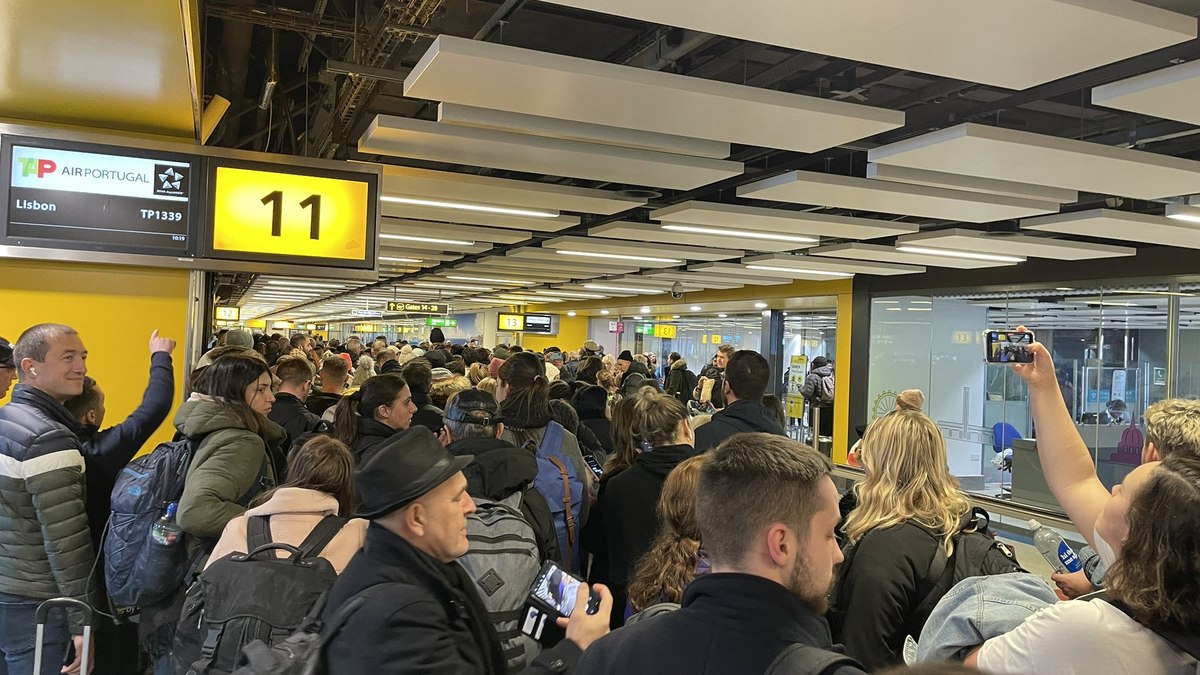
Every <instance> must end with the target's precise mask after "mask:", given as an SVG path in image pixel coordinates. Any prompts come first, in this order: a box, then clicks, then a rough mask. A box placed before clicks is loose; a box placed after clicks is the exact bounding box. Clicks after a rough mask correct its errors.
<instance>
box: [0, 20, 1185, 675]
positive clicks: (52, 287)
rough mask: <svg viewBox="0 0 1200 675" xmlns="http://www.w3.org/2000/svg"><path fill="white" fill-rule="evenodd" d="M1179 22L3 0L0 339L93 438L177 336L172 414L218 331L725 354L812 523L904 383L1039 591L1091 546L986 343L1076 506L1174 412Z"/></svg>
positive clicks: (1179, 288)
mask: <svg viewBox="0 0 1200 675" xmlns="http://www.w3.org/2000/svg"><path fill="white" fill-rule="evenodd" d="M1197 17H1200V0H1104V1H1103V2H1101V1H1099V0H1097V1H1096V2H1090V1H1078V0H1021V1H1019V2H1017V1H1015V0H1005V1H1001V2H977V1H975V0H908V1H891V2H884V1H872V2H850V1H847V0H753V1H751V0H744V1H742V2H730V1H729V0H641V1H640V2H637V1H633V0H357V1H351V0H171V1H164V0H103V1H101V0H78V1H75V2H69V3H48V2H36V1H34V0H6V1H5V2H2V3H0V202H3V208H4V213H5V216H6V217H5V218H4V219H3V220H0V335H2V336H4V338H7V340H8V341H10V342H14V343H15V341H16V340H17V337H18V336H19V335H21V334H22V332H23V331H25V330H26V329H27V328H29V327H30V326H33V325H35V324H40V323H61V324H68V325H70V326H72V327H73V328H75V329H77V330H78V332H79V335H80V337H81V339H82V340H83V341H84V343H85V344H86V346H87V349H88V352H89V359H88V362H87V363H88V369H89V371H90V372H89V374H90V375H91V376H93V377H94V378H95V379H96V380H97V381H98V382H100V383H101V385H102V386H103V387H104V391H105V396H106V398H105V404H104V405H105V407H106V408H107V414H108V416H109V419H111V420H121V419H123V418H125V417H126V416H128V415H129V414H130V413H131V412H133V410H134V409H135V408H136V407H137V406H138V404H139V403H140V402H141V401H142V398H141V397H142V395H143V390H144V389H145V379H144V373H145V368H144V367H143V366H144V364H143V360H144V358H145V355H144V348H143V347H142V345H143V344H144V342H145V340H146V338H147V337H148V336H149V335H150V334H151V333H152V331H155V330H157V331H159V333H160V334H161V335H163V336H169V337H171V338H173V339H175V340H177V341H178V347H177V348H176V351H175V353H174V361H173V368H174V376H175V382H176V395H175V400H174V401H173V404H172V411H173V412H172V415H173V414H174V410H175V409H177V408H178V406H179V405H180V404H181V403H183V401H184V400H185V387H186V384H187V383H188V378H189V374H190V373H192V371H193V370H195V369H196V368H197V367H198V365H199V362H200V359H201V356H202V355H204V354H205V353H206V352H208V351H209V350H210V349H211V348H212V347H213V346H215V345H216V344H217V343H216V340H217V336H218V335H219V334H220V335H225V334H231V332H235V331H245V332H246V333H249V334H250V335H252V336H255V339H256V341H258V342H262V340H263V338H262V337H258V336H265V337H270V336H271V335H273V334H278V335H282V336H284V337H285V338H287V337H290V336H293V335H296V334H303V335H307V336H309V337H310V338H312V340H313V341H314V343H319V344H320V345H322V348H323V349H326V348H327V349H329V350H330V353H331V354H336V353H337V351H338V349H337V347H336V345H337V344H340V345H342V348H343V350H344V348H345V345H347V343H348V341H350V340H351V339H352V337H358V338H361V340H362V341H363V343H365V344H368V345H369V344H371V343H372V341H373V340H374V339H375V338H376V336H380V337H382V339H383V341H384V342H386V343H387V344H389V345H395V346H397V347H401V348H403V346H404V345H407V346H408V347H410V348H418V347H423V348H425V349H430V348H431V347H430V345H428V344H426V343H429V342H431V335H433V334H434V333H435V332H436V333H437V334H438V335H440V336H441V339H442V340H444V342H445V343H446V349H447V350H449V351H450V352H451V353H452V354H453V353H457V354H461V353H462V351H463V349H464V348H473V347H486V348H488V349H493V350H494V349H495V348H496V347H497V346H499V345H504V346H505V347H506V348H509V347H512V346H516V345H519V346H520V347H522V348H523V349H524V350H526V351H530V352H534V353H536V354H538V355H542V354H547V353H549V352H561V353H562V359H563V360H564V361H566V362H568V363H569V362H570V361H571V360H572V355H571V353H572V352H576V353H578V352H580V351H581V350H583V349H584V348H585V346H587V345H590V347H589V349H590V350H592V351H597V352H602V353H603V354H606V355H611V356H613V357H617V356H620V355H622V354H623V353H625V352H628V353H629V354H631V355H638V356H639V357H640V360H642V361H644V362H645V364H646V366H647V369H648V371H649V373H650V377H651V378H654V379H657V380H658V383H657V385H656V386H657V387H658V388H663V387H664V386H667V384H668V379H669V376H670V372H671V365H670V364H671V363H672V362H673V361H674V360H675V359H682V360H683V361H684V363H685V364H686V368H687V369H689V370H690V371H691V372H693V373H695V374H696V375H701V374H702V373H704V372H710V371H708V370H707V369H708V368H709V367H710V366H712V365H713V364H714V363H716V361H717V359H718V357H719V356H720V352H719V348H721V347H723V346H726V345H728V346H730V347H732V349H733V350H735V351H737V350H753V351H754V352H757V353H759V354H761V355H762V356H763V357H764V358H765V360H766V362H767V363H768V364H769V367H770V380H769V383H768V386H767V390H766V393H767V394H770V395H774V396H776V397H778V401H779V402H780V403H781V404H782V411H781V414H782V419H781V420H780V422H781V427H782V429H783V431H784V433H785V434H786V435H787V436H788V437H790V438H792V439H795V440H797V441H801V442H803V443H805V444H808V445H810V446H811V447H812V448H814V449H816V450H817V451H818V452H819V453H821V454H823V455H824V456H826V457H828V458H829V460H830V461H831V462H832V464H833V467H834V468H833V474H832V475H833V478H834V481H835V483H836V484H837V486H838V487H839V489H841V490H842V491H845V490H848V489H852V487H853V486H854V484H856V483H858V482H860V481H862V480H863V478H864V471H863V466H862V465H861V462H859V461H858V459H857V453H856V452H853V451H854V450H855V445H856V443H858V442H859V441H860V439H861V437H862V435H863V433H864V429H866V428H867V427H868V426H869V425H871V424H872V423H873V422H875V421H876V420H880V419H883V418H885V417H886V416H887V415H889V413H891V412H892V411H893V410H895V409H896V407H897V401H898V397H900V396H901V392H904V391H905V390H909V389H920V390H921V391H922V392H923V394H924V399H923V403H922V405H921V406H920V409H921V410H922V411H923V412H924V414H926V415H928V417H929V418H930V419H932V420H933V422H935V423H936V425H937V427H938V428H939V429H940V431H941V434H942V436H943V437H944V439H945V444H946V460H947V464H948V468H949V472H950V475H952V476H953V477H954V479H956V480H957V482H958V485H959V486H960V487H961V489H962V491H963V492H965V493H966V494H967V495H968V496H969V498H970V500H971V503H972V504H973V505H975V506H979V507H982V508H984V509H986V510H987V511H988V512H990V513H991V514H992V527H993V529H995V530H996V531H997V532H998V534H999V536H1000V538H1001V539H1002V540H1003V541H1005V542H1007V543H1009V544H1011V545H1012V546H1013V547H1015V549H1016V550H1017V553H1018V557H1019V558H1020V559H1021V561H1022V563H1023V564H1024V566H1025V567H1026V569H1028V570H1030V571H1032V572H1034V573H1036V574H1038V575H1040V576H1042V577H1044V578H1046V579H1049V578H1050V575H1051V573H1052V572H1053V571H1054V569H1052V562H1046V561H1045V560H1044V559H1043V557H1042V556H1041V555H1040V554H1039V553H1038V550H1037V549H1036V548H1035V547H1034V539H1033V537H1034V534H1033V532H1031V530H1030V526H1029V524H1028V522H1029V520H1030V519H1036V520H1038V521H1040V522H1041V523H1043V524H1045V525H1048V526H1050V527H1052V528H1054V529H1055V531H1056V532H1058V533H1061V534H1062V535H1063V536H1064V537H1065V539H1066V541H1067V542H1068V544H1069V545H1071V546H1073V547H1074V548H1075V549H1076V550H1078V549H1079V548H1081V547H1082V546H1083V545H1084V544H1085V543H1087V542H1088V541H1091V539H1090V537H1091V534H1092V533H1091V531H1090V526H1089V527H1079V526H1078V525H1076V524H1074V523H1073V522H1072V521H1071V519H1070V517H1069V515H1070V514H1069V513H1068V509H1064V506H1063V505H1062V504H1061V503H1060V501H1059V500H1058V499H1057V498H1056V496H1055V494H1053V492H1052V490H1051V485H1052V484H1053V483H1054V481H1053V480H1050V481H1048V480H1047V477H1046V475H1044V473H1043V467H1042V461H1041V459H1040V456H1039V450H1041V451H1042V452H1043V453H1044V452H1046V449H1045V448H1044V447H1039V445H1038V442H1037V441H1038V428H1036V425H1035V423H1034V411H1035V408H1034V407H1033V406H1031V402H1030V401H1031V397H1030V391H1029V387H1028V385H1027V384H1026V382H1025V380H1023V379H1022V377H1020V376H1019V375H1018V374H1017V372H1016V370H1014V369H1013V368H1012V367H1010V365H1009V363H1008V362H1009V361H1010V360H1011V359H1017V360H1019V359H1020V357H1021V355H1022V354H1025V349H1026V348H1025V347H1022V346H1020V343H1019V340H1021V339H1023V338H1020V337H1019V336H1020V333H1019V332H1018V331H1017V328H1018V327H1020V326H1024V327H1025V328H1026V329H1027V330H1028V331H1029V332H1032V333H1033V335H1034V338H1033V339H1034V340H1036V341H1037V342H1038V343H1040V344H1042V345H1044V346H1045V348H1046V350H1048V353H1049V354H1050V355H1051V356H1052V358H1053V365H1054V370H1055V373H1054V377H1055V378H1056V379H1057V381H1058V385H1059V388H1060V390H1061V392H1062V397H1063V400H1064V402H1065V404H1066V407H1067V410H1068V413H1069V415H1070V418H1071V422H1072V424H1073V425H1074V427H1075V431H1077V433H1078V435H1079V436H1080V437H1081V438H1082V439H1083V441H1084V443H1085V444H1086V446H1087V449H1088V453H1089V454H1090V456H1091V459H1092V461H1093V463H1094V465H1095V472H1096V476H1097V477H1098V478H1099V481H1100V483H1102V484H1103V486H1104V487H1105V488H1106V489H1112V488H1114V486H1118V485H1120V484H1121V483H1122V482H1123V481H1124V480H1125V479H1126V477H1127V476H1129V475H1130V473H1131V472H1132V471H1134V470H1135V469H1137V468H1138V466H1139V465H1141V464H1142V462H1143V459H1144V453H1143V448H1144V447H1145V446H1146V433H1147V410H1148V408H1150V407H1151V406H1152V405H1154V404H1155V403H1157V402H1160V401H1163V400H1167V399H1176V398H1182V399H1195V398H1200V266H1198V265H1197V264H1196V262H1195V261H1196V251H1197V249H1200V38H1198V32H1197V25H1198V18H1197ZM1014 336H1018V337H1015V338H1014ZM1013 340H1017V341H1018V342H1013ZM335 341H336V342H335ZM292 344H293V345H295V343H294V342H293V343H292ZM1013 345H1017V346H1013ZM433 348H436V344H435V345H434V346H433ZM506 351H507V349H506ZM577 356H578V355H577ZM577 356H576V358H577ZM584 356H586V354H584ZM10 358H11V357H10ZM409 358H411V356H410V355H409ZM631 358H632V357H631ZM723 363H724V362H722V363H721V365H722V367H723ZM205 365H207V364H205ZM313 365H314V369H315V370H319V369H320V367H321V362H320V360H319V359H317V360H316V362H315V363H314V364H313ZM360 365H361V364H359V363H352V365H351V367H352V368H358V367H360ZM435 365H436V364H435ZM468 365H469V364H468ZM485 365H487V364H486V363H485ZM13 367H20V364H19V363H18V364H17V365H16V366H13ZM368 367H369V366H368ZM561 367H562V366H561V364H560V365H559V368H561ZM818 370H820V371H821V372H819V373H817V371H818ZM711 372H716V371H711ZM812 373H817V376H816V379H817V388H818V389H820V388H821V387H824V386H826V384H827V386H828V392H827V394H828V398H827V399H825V400H819V399H822V394H823V393H825V392H822V391H817V392H814V390H813V388H812V383H813V380H812V379H810V378H811V374H812ZM619 375H620V373H618V376H619ZM492 376H493V377H495V373H492ZM826 376H828V379H827V380H826V379H825V378H826ZM356 381H357V380H356ZM14 384H15V383H14ZM701 388H702V386H701ZM696 391H697V392H699V391H700V388H698V389H697V390H696ZM622 395H628V392H622V391H617V392H616V393H615V395H614V400H616V399H619V398H621V396H622ZM692 396H693V393H692V392H690V391H689V392H688V393H687V397H689V398H690V397H692ZM10 400H11V399H10ZM712 402H713V401H711V400H709V399H706V401H705V403H712ZM7 403H8V401H0V410H2V409H3V404H7ZM715 407H719V406H715ZM691 412H692V413H694V414H699V413H703V412H706V410H705V409H704V406H703V405H701V406H699V407H697V408H693V409H692V410H691ZM707 412H712V410H707ZM174 434H175V427H173V426H172V424H171V417H170V416H168V418H167V419H166V421H165V422H164V423H163V424H162V425H161V426H160V427H159V428H158V429H157V430H156V431H154V432H153V433H152V434H150V435H149V437H148V438H147V440H146V444H145V445H144V446H143V447H142V448H141V450H140V451H139V452H140V453H141V452H148V451H150V450H152V449H153V448H154V447H155V445H156V444H157V443H160V442H164V441H170V440H171V439H172V438H173V436H174ZM1043 445H1044V444H1043ZM564 475H565V474H564ZM2 546H3V545H2V544H0V548H2ZM0 557H2V556H0ZM0 576H2V575H0ZM4 590H5V589H4V588H0V591H4ZM0 651H4V646H3V645H0ZM0 660H2V659H0ZM0 669H2V664H0ZM13 672H20V671H19V670H17V671H13ZM127 672H133V671H127ZM139 672H140V671H139ZM155 672H165V671H157V670H156V671H155ZM256 672H258V671H256ZM289 672H290V671H289ZM335 672H336V671H335ZM345 672H349V671H345ZM839 672H840V671H839ZM1114 672H1115V671H1114ZM1155 672H1159V671H1155ZM1161 672H1176V671H1165V670H1164V671H1161Z"/></svg>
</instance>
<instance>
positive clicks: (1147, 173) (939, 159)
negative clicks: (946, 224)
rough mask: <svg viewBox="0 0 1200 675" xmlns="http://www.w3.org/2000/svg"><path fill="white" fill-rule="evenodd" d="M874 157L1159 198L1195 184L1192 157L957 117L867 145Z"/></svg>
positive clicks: (1198, 181)
mask: <svg viewBox="0 0 1200 675" xmlns="http://www.w3.org/2000/svg"><path fill="white" fill-rule="evenodd" d="M867 157H868V160H869V161H871V162H876V163H879V164H890V165H899V166H907V167H912V168H916V169H929V170H933V171H945V172H949V173H958V174H964V175H968V176H979V177H982V178H994V179H997V180H1011V181H1019V182H1026V183H1039V184H1042V185H1051V186H1054V187H1060V188H1066V189H1070V190H1085V191H1088V192H1097V193H1100V194H1108V195H1120V196H1124V197H1136V198H1138V199H1161V198H1163V197H1171V196H1175V195H1186V194H1193V193H1196V192H1200V162H1197V161H1193V160H1188V159H1180V158H1178V157H1169V156H1166V155H1158V154H1155V153H1152V152H1146V151H1143V150H1130V149H1126V148H1116V147H1110V146H1107V145H1099V144H1096V143H1089V142H1087V141H1077V140H1072V139H1069V138H1056V137H1053V136H1045V135H1042V134H1035V133H1030V132H1028V131H1015V130H1013V129H1002V128H999V127H990V126H984V125H981V124H960V125H958V126H954V127H949V128H946V129H942V130H940V131H934V132H931V133H928V134H925V135H923V136H917V137H915V138H910V139H907V140H903V141H900V142H898V143H893V144H891V145H884V146H881V147H878V148H875V149H873V150H871V151H869V152H868V153H867Z"/></svg>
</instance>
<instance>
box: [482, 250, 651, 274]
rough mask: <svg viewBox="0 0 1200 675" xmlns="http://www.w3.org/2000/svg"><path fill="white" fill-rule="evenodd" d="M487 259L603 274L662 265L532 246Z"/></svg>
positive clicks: (503, 262) (497, 261)
mask: <svg viewBox="0 0 1200 675" xmlns="http://www.w3.org/2000/svg"><path fill="white" fill-rule="evenodd" d="M488 261H489V262H492V263H494V264H497V265H501V264H513V265H521V266H524V265H534V266H537V267H541V268H543V269H554V270H568V271H569V270H578V269H586V270H598V271H602V272H604V273H605V274H624V273H629V272H636V271H638V270H640V269H645V268H647V267H653V266H658V267H661V266H662V265H661V264H660V263H658V262H652V261H643V260H631V259H630V258H628V257H614V258H586V259H585V258H579V257H574V256H569V255H564V254H561V253H559V252H558V251H554V250H551V249H544V248H533V247H527V248H519V249H516V250H513V251H508V252H507V253H505V254H504V256H503V257H500V256H495V257H492V258H489V259H488Z"/></svg>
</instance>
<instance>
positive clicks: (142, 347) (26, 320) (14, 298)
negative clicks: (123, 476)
mask: <svg viewBox="0 0 1200 675" xmlns="http://www.w3.org/2000/svg"><path fill="white" fill-rule="evenodd" d="M187 297H188V273H187V271H185V270H164V269H149V268H141V267H121V266H110V265H89V264H82V263H70V262H43V261H24V260H12V259H0V335H3V336H4V337H6V338H8V339H9V340H10V341H13V342H15V341H16V339H17V336H18V335H20V334H21V331H23V330H25V329H26V328H28V327H30V326H32V325H34V324H38V323H65V324H67V325H69V326H71V327H73V328H75V329H76V330H78V331H79V335H80V337H81V338H82V339H83V344H84V346H86V347H87V349H88V374H89V375H91V376H92V377H94V378H96V381H97V382H98V383H99V384H100V388H101V389H103V390H104V392H105V407H106V408H107V410H108V412H107V415H106V417H105V426H111V425H113V424H116V423H118V422H120V421H121V420H123V419H125V418H126V417H128V416H129V413H131V412H133V409H134V408H136V407H137V405H138V403H140V402H141V400H142V393H143V392H144V391H145V389H146V381H147V376H148V374H149V372H150V351H149V348H148V342H149V339H150V333H151V331H153V330H154V329H156V328H157V329H158V331H159V334H160V335H162V336H164V337H170V338H174V339H175V340H177V341H178V342H179V346H178V347H177V348H176V349H175V354H174V357H175V387H176V399H177V400H176V404H178V394H179V392H180V391H182V383H183V378H184V372H183V364H182V360H183V350H184V338H185V336H186V335H187ZM5 400H7V399H5ZM173 414H174V410H172V416H173ZM172 416H168V417H167V421H166V422H165V423H164V424H163V426H162V427H160V428H159V429H158V431H157V432H156V433H155V435H154V436H153V437H152V439H151V442H150V443H149V444H148V447H153V444H154V443H157V442H159V441H163V440H170V438H171V435H172V433H173V431H174V430H173V428H172V427H171V418H172Z"/></svg>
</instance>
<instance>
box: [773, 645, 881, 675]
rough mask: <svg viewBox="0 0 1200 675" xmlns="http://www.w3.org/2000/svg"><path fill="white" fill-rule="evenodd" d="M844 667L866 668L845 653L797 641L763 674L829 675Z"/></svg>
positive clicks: (776, 658) (780, 653)
mask: <svg viewBox="0 0 1200 675" xmlns="http://www.w3.org/2000/svg"><path fill="white" fill-rule="evenodd" d="M843 667H846V668H858V669H860V670H864V669H863V667H862V665H861V664H859V662H858V661H855V660H854V659H852V658H850V657H849V656H846V655H845V654H838V653H837V652H833V651H829V650H828V649H821V648H820V647H814V646H813V645H808V644H804V643H802V642H797V643H794V644H791V645H789V646H788V647H787V648H786V649H784V650H783V651H782V652H779V656H776V657H775V660H774V661H772V662H771V665H769V666H767V670H766V672H764V673H763V675H828V674H830V673H834V672H836V671H837V670H838V669H840V668H843Z"/></svg>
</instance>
